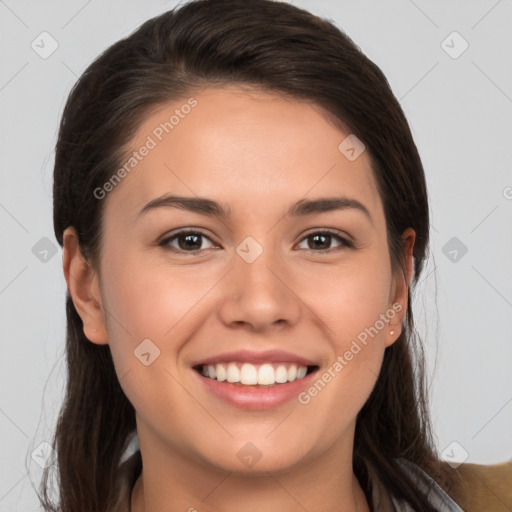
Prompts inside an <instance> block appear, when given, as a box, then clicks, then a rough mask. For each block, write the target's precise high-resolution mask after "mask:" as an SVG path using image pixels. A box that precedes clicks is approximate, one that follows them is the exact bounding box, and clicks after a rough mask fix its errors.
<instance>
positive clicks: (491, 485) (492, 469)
mask: <svg viewBox="0 0 512 512" xmlns="http://www.w3.org/2000/svg"><path fill="white" fill-rule="evenodd" d="M444 464H447V463H444ZM447 465H448V464H447ZM452 471H457V473H458V475H459V477H460V484H459V486H458V488H457V489H453V490H450V491H449V494H450V496H452V497H453V499H454V500H455V501H456V502H457V503H459V504H460V506H461V507H462V508H463V509H464V510H465V511H466V512H482V511H485V512H510V511H511V510H512V461H510V462H502V463H500V464H491V465H484V464H472V463H464V464H461V465H460V466H458V467H457V468H456V469H454V470H453V469H452Z"/></svg>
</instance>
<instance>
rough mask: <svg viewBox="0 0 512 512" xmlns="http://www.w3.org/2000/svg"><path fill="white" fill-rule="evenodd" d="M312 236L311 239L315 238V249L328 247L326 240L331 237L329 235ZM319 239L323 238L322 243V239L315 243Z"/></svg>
mask: <svg viewBox="0 0 512 512" xmlns="http://www.w3.org/2000/svg"><path fill="white" fill-rule="evenodd" d="M312 238H313V240H315V242H314V243H315V248H316V249H329V243H328V242H329V241H330V239H331V236H330V235H313V236H312ZM319 240H323V244H322V241H320V243H317V242H318V241H319ZM326 241H327V242H326Z"/></svg>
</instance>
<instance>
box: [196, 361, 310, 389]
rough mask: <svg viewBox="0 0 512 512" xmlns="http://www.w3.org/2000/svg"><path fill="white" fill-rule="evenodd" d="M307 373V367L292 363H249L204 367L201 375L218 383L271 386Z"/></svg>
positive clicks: (296, 378)
mask: <svg viewBox="0 0 512 512" xmlns="http://www.w3.org/2000/svg"><path fill="white" fill-rule="evenodd" d="M307 371H308V368H307V366H298V365H296V364H294V363H276V364H273V363H265V364H262V365H254V364H251V363H236V362H232V363H223V364H221V363H218V364H216V365H211V364H209V365H204V366H203V367H202V369H201V373H202V374H203V375H204V376H205V377H208V378H210V379H215V380H218V381H219V382H223V381H227V382H232V383H236V382H239V383H240V384H242V385H244V386H254V385H256V384H258V385H260V386H271V385H274V384H276V383H277V384H284V383H285V382H293V381H294V380H298V379H303V378H304V377H305V376H306V373H307Z"/></svg>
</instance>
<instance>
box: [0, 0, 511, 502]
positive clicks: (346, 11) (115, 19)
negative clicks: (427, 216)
mask: <svg viewBox="0 0 512 512" xmlns="http://www.w3.org/2000/svg"><path fill="white" fill-rule="evenodd" d="M291 3H293V4H294V5H297V6H299V7H304V8H306V9H308V10H310V11H312V12H313V13H315V14H318V15H320V16H323V17H326V18H330V19H332V20H333V21H334V22H335V23H336V24H337V25H338V26H339V27H340V28H341V29H343V30H344V31H345V32H346V33H347V34H348V35H349V36H350V37H351V38H352V39H353V40H354V42H355V43H356V44H357V45H358V46H359V47H360V48H361V49H362V50H363V51H364V52H365V53H366V54H367V55H368V57H369V58H370V59H372V60H373V61H374V62H375V63H376V64H377V65H378V66H379V67H380V68H381V69H382V70H383V72H384V74H385V75H386V77H387V78H388V80H389V83H390V85H391V87H392V89H393V91H394V93H395V95H396V97H397V98H398V100H399V101H400V103H401V105H402V107H403V109H404V111H405V114H406V116H407V118H408V120H409V123H410V126H411V130H412V132H413V136H414V138H415V141H416V144H417V146H418V149H419V152H420V155H421V157H422V161H423V164H424V167H425V172H426V176H427V181H428V186H429V192H430V204H431V215H432V229H431V236H432V244H431V253H430V257H429V261H428V266H427V268H426V269H425V272H424V274H423V277H422V281H421V284H420V286H419V287H418V289H417V295H416V298H415V300H414V314H415V317H416V320H417V328H418V331H419V333H420V335H421V337H422V338H423V340H424V343H425V350H426V353H427V359H428V363H429V365H428V373H429V378H430V383H431V385H430V395H431V409H432V417H433V422H434V427H435V434H436V441H437V446H438V450H439V452H440V453H443V456H444V457H445V458H447V460H448V459H450V458H451V459H452V460H455V461H456V460H458V461H459V462H460V461H462V460H466V461H467V462H477V463H496V462H500V461H505V460H510V459H511V458H512V438H511V432H512V376H511V362H512V336H511V332H512V271H511V262H512V229H511V225H512V168H511V162H512V32H511V31H510V27H511V26H512V2H511V1H505V0H503V1H495V0H480V1H468V0H457V1H449V2H446V1H440V0H438V1H426V0H415V1H413V0H393V1H386V2H379V1H377V0H374V1H369V0H364V1H361V0H359V1H348V0H337V1H335V0H330V1H328V0H319V1H311V0H309V1H308V0H293V2H291ZM175 5H177V2H176V1H170V2H164V1H162V0H150V1H144V2H143V1H135V0H130V1H128V0H122V1H120V0H119V1H113V0H111V1H105V2H99V1H97V0H92V1H91V0H90V1H84V0H71V1H69V0H68V1H64V0H60V1H57V0H53V1H50V0H47V1H45V2H35V1H28V0H17V1H14V0H5V1H4V0H0V34H1V35H0V37H1V43H2V44H1V45H0V55H1V65H0V108H1V115H0V144H1V152H0V169H1V188H0V228H1V235H2V236H1V242H0V243H1V264H0V315H1V323H0V343H1V357H0V378H1V388H0V432H1V436H0V439H1V448H0V511H18V510H23V511H33V510H38V502H37V500H36V496H35V493H34V491H33V489H32V485H36V486H37V485H39V478H40V476H41V473H42V469H41V467H40V464H39V463H38V457H37V454H38V453H40V452H41V450H43V451H44V450H45V449H48V448H47V446H46V445H45V444H44V443H45V442H49V441H50V440H51V433H52V428H53V426H54V422H55V420H56V416H57V412H58V408H59V406H60V402H61V400H62V396H63V389H64V385H65V366H64V358H63V349H64V333H65V314H64V299H65V290H66V288H65V281H64V278H63V275H62V270H61V264H62V251H61V249H60V247H58V245H57V243H56V240H55V238H54V235H53V224H52V171H53V157H54V152H53V148H54V145H55V141H56V133H57V127H58V122H59V118H60V115H61V113H62V109H63V105H64V102H65V100H66V97H67V95H68V93H69V91H70V89H71V87H72V85H73V84H74V82H75V81H76V80H77V78H78V76H79V75H80V74H81V73H82V72H83V70H84V69H85V68H86V66H87V65H88V64H89V63H90V62H91V61H92V60H93V59H94V58H95V57H96V56H97V55H98V54H99V53H100V52H101V51H103V50H104V49H105V48H106V47H108V46H109V45H111V44H112V43H114V42H115V41H117V40H118V39H120V38H121V37H124V36H126V35H128V34H129V33H130V32H132V31H133V30H134V29H135V28H136V27H138V26H139V25H140V24H141V23H142V22H143V21H145V20H147V19H149V18H151V17H153V16H155V15H158V14H160V13H162V12H164V11H166V10H168V9H170V8H172V7H174V6H175ZM41 443H43V445H41ZM38 450H39V451H38ZM27 469H28V470H29V471H28V472H27ZM31 482H33V483H31Z"/></svg>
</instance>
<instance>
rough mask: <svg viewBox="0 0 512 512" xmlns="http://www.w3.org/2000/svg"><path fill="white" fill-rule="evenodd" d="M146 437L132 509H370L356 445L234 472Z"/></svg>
mask: <svg viewBox="0 0 512 512" xmlns="http://www.w3.org/2000/svg"><path fill="white" fill-rule="evenodd" d="M146 433H147V431H146ZM352 439H353V438H352ZM144 441H147V439H144V436H142V437H141V432H139V442H140V449H141V455H142V460H143V471H142V473H141V475H140V477H139V478H138V480H137V482H136V484H135V486H134V488H133V492H132V499H131V512H149V511H152V510H161V511H163V512H167V511H183V512H203V511H206V510H208V511H211V512H220V511H222V512H235V511H236V512H238V511H239V510H240V509H241V508H243V510H244V512H259V511H261V510H276V509H277V510H279V511H280V512H297V510H307V511H308V512H338V511H339V510H343V511H344V512H370V507H369V504H368V502H367V499H366V496H365V494H364V492H363V490H362V488H361V486H360V484H359V481H358V480H357V478H356V476H355V474H354V472H353V469H352V445H350V446H349V448H350V450H349V453H345V454H343V452H344V450H343V443H342V445H341V446H336V447H332V448H331V449H329V450H327V451H326V452H325V453H323V454H320V455H318V456H317V457H314V458H313V457H310V458H308V460H307V462H306V461H305V460H304V459H303V460H302V461H300V462H298V463H297V464H296V466H295V467H293V468H287V469H286V470H276V471H263V472H259V473H254V472H251V473H235V472H230V471H223V470H221V469H219V468H215V467H212V466H210V465H208V464H205V463H201V462H198V461H193V460H192V459H191V457H190V455H189V456H188V457H187V456H184V454H182V453H179V452H176V451H173V453H172V454H171V453H169V451H168V450H165V449H162V446H158V444H157V443H155V444H153V443H147V442H144ZM153 441H154V439H153ZM343 455H348V456H349V457H348V458H347V457H344V456H343Z"/></svg>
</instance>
